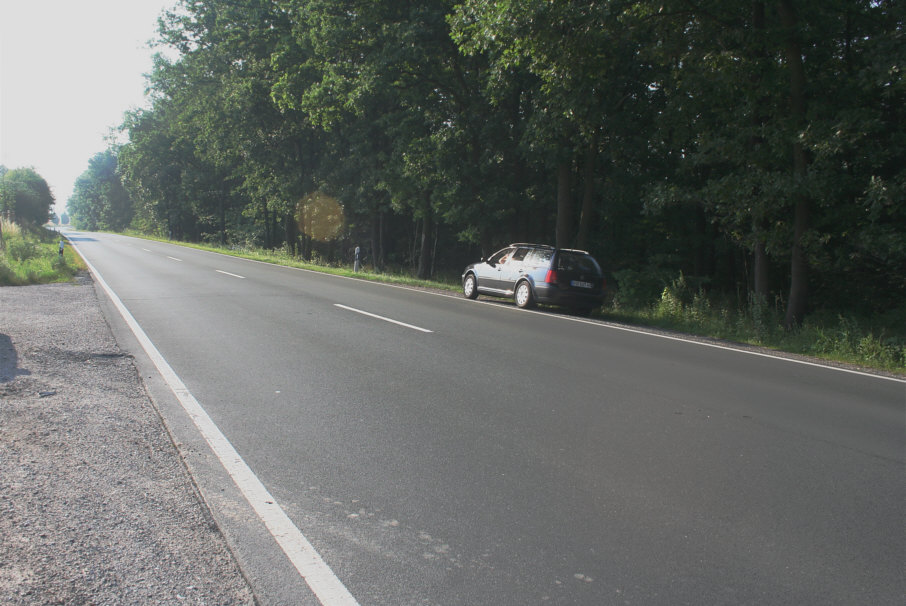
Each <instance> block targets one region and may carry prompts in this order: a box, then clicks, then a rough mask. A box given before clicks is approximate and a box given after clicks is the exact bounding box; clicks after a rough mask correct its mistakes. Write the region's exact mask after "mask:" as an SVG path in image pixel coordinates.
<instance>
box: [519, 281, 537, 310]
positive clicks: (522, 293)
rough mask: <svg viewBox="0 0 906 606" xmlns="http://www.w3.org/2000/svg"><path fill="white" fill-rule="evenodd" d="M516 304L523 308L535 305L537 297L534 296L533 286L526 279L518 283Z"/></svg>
mask: <svg viewBox="0 0 906 606" xmlns="http://www.w3.org/2000/svg"><path fill="white" fill-rule="evenodd" d="M516 305H518V306H519V307H522V308H523V309H525V308H528V307H533V306H534V305H535V298H534V297H533V296H532V287H531V285H530V284H529V283H528V282H526V281H525V280H523V281H522V282H520V283H519V284H517V285H516Z"/></svg>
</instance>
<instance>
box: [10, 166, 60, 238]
mask: <svg viewBox="0 0 906 606" xmlns="http://www.w3.org/2000/svg"><path fill="white" fill-rule="evenodd" d="M53 203H54V196H53V193H51V191H50V186H49V185H47V181H45V180H44V178H43V177H42V176H41V175H39V174H38V173H37V172H35V170H34V169H33V168H14V169H12V170H9V169H7V168H5V167H3V166H0V215H3V216H5V217H6V218H8V219H11V220H14V221H16V222H18V223H21V224H26V225H43V224H44V223H46V222H47V221H48V219H50V217H51V214H52V213H53V210H52V209H53Z"/></svg>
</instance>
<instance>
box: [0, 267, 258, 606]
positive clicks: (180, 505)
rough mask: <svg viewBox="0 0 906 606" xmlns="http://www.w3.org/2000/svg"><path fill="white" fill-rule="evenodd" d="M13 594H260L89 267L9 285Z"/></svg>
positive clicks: (6, 396) (5, 421) (2, 397)
mask: <svg viewBox="0 0 906 606" xmlns="http://www.w3.org/2000/svg"><path fill="white" fill-rule="evenodd" d="M0 603H3V604H11V605H12V604H16V605H18V604H254V603H255V598H254V596H253V594H252V591H251V589H250V588H249V585H248V583H247V582H246V579H245V578H244V576H243V575H242V573H241V571H240V569H239V567H238V565H237V563H236V560H235V558H234V557H233V555H232V554H231V552H230V550H229V549H228V547H227V544H226V541H225V540H224V538H223V535H222V534H221V532H220V530H219V529H218V527H217V525H216V524H215V522H214V520H213V518H212V516H211V514H210V512H209V511H208V509H207V508H206V507H205V505H203V504H202V501H201V499H200V497H199V493H198V491H197V489H196V487H195V485H194V483H193V481H192V479H191V477H190V475H189V473H188V472H187V470H186V466H185V465H184V463H183V460H182V459H181V457H180V455H179V453H178V451H177V449H176V447H175V446H174V444H173V441H172V440H171V438H170V435H169V433H168V432H167V430H166V428H165V426H164V424H163V422H162V420H161V418H160V416H159V414H158V412H157V410H156V409H155V407H154V404H153V403H152V401H151V399H150V398H149V397H148V394H147V393H146V392H145V389H144V387H143V384H142V382H141V380H140V378H139V376H138V374H137V371H136V367H135V364H134V362H133V359H132V358H131V356H130V355H128V354H126V353H124V352H123V351H121V350H120V349H119V348H118V346H117V343H116V341H115V339H114V337H113V335H112V333H111V330H110V327H109V326H108V325H107V323H106V321H105V319H104V315H103V313H102V310H101V307H100V304H99V301H98V297H97V293H96V291H95V288H94V285H93V283H92V281H91V280H90V278H88V277H87V276H83V277H80V278H78V279H77V280H76V281H75V282H72V283H68V284H52V285H42V286H26V287H3V288H0Z"/></svg>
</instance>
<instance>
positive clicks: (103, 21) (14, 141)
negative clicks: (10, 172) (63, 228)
mask: <svg viewBox="0 0 906 606" xmlns="http://www.w3.org/2000/svg"><path fill="white" fill-rule="evenodd" d="M175 4H176V0H0V164H3V165H4V166H6V167H7V168H10V169H12V168H26V167H33V168H34V169H35V170H36V171H37V172H38V174H40V175H41V176H42V177H44V179H45V180H47V183H48V184H49V185H50V187H51V191H52V192H53V194H54V196H55V198H56V212H57V214H60V213H61V212H63V211H64V210H65V207H66V201H67V200H68V199H69V197H70V195H72V186H73V183H75V180H76V179H77V178H78V176H79V175H81V174H82V173H83V172H85V170H86V169H87V168H88V160H89V159H90V158H91V157H92V156H94V155H95V154H96V153H98V152H101V151H104V150H105V149H107V143H106V142H105V137H107V136H108V135H109V134H110V131H111V129H112V128H115V127H116V126H119V125H120V124H121V123H122V121H123V114H124V113H125V112H126V111H127V110H129V109H134V108H138V107H144V106H145V105H146V98H145V96H144V91H145V88H146V81H145V77H144V74H147V73H149V72H150V71H151V56H152V54H153V51H152V50H151V49H149V45H148V42H149V41H150V40H152V39H153V38H154V37H155V34H156V32H157V17H158V16H159V15H160V14H161V13H162V11H163V10H164V9H167V8H171V7H173V6H174V5H175Z"/></svg>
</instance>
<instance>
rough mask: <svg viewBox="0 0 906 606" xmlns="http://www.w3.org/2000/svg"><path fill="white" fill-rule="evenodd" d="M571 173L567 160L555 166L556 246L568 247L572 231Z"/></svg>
mask: <svg viewBox="0 0 906 606" xmlns="http://www.w3.org/2000/svg"><path fill="white" fill-rule="evenodd" d="M571 173H572V169H571V167H570V164H569V162H566V161H564V162H562V163H561V164H560V166H558V167H557V248H568V247H569V245H570V241H571V235H572V233H573V199H572V196H571V195H570V191H569V190H570V188H569V185H570V183H569V181H570V176H571Z"/></svg>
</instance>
